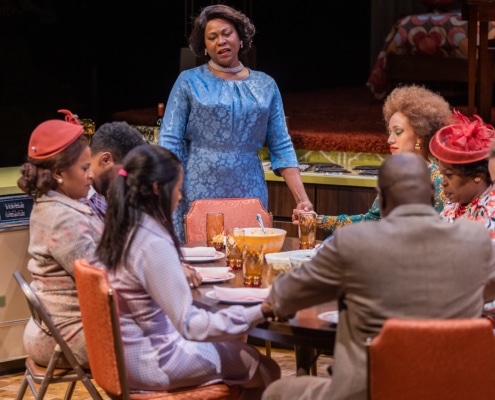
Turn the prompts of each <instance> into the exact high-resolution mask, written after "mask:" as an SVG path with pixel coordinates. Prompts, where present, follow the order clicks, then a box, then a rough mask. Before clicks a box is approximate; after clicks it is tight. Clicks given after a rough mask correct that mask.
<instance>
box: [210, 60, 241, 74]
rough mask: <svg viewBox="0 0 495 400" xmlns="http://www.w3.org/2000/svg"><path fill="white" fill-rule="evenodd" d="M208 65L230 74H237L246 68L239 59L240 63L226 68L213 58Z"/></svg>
mask: <svg viewBox="0 0 495 400" xmlns="http://www.w3.org/2000/svg"><path fill="white" fill-rule="evenodd" d="M208 65H209V66H210V67H212V68H213V69H216V70H217V71H220V72H227V73H229V74H237V73H238V72H241V71H242V69H243V68H244V65H242V63H241V62H240V61H239V65H238V66H237V67H232V68H224V67H222V66H220V65H218V64H216V63H215V62H213V60H210V61H208Z"/></svg>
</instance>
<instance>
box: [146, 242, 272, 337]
mask: <svg viewBox="0 0 495 400" xmlns="http://www.w3.org/2000/svg"><path fill="white" fill-rule="evenodd" d="M139 254H140V256H139V259H140V261H139V263H140V265H141V266H140V267H139V268H138V269H137V273H138V275H139V280H140V281H141V284H142V285H143V287H144V289H145V290H146V291H147V293H148V294H149V295H150V296H151V297H152V298H153V300H154V301H155V302H156V303H157V305H158V306H159V307H160V308H161V309H162V310H163V312H165V314H166V315H167V317H168V318H169V319H170V321H171V322H172V323H173V324H174V326H175V328H176V329H177V330H178V331H179V332H180V333H181V334H182V335H183V336H184V337H185V338H186V339H188V340H198V341H205V340H210V341H213V340H215V341H216V340H225V339H233V338H237V339H239V338H242V336H243V335H244V334H245V333H246V332H247V331H248V330H249V329H251V328H252V327H254V326H255V325H256V324H258V323H260V322H262V321H263V320H264V318H263V314H262V312H261V305H257V306H254V307H242V306H231V307H229V308H226V309H222V310H219V311H218V312H216V313H213V312H209V311H207V310H205V309H201V308H198V307H196V306H194V305H193V299H192V294H191V288H190V287H189V285H188V283H187V280H186V277H185V275H184V272H183V270H182V266H181V263H180V260H179V257H178V255H177V251H176V250H175V247H174V246H173V244H172V242H171V240H163V239H162V240H150V241H149V242H148V243H147V245H146V246H145V248H142V249H141V251H140V252H139Z"/></svg>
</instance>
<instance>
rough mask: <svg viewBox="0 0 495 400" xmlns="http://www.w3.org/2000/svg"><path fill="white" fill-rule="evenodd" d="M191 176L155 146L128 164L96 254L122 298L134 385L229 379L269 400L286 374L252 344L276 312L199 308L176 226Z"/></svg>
mask: <svg viewBox="0 0 495 400" xmlns="http://www.w3.org/2000/svg"><path fill="white" fill-rule="evenodd" d="M182 179H183V171H182V165H181V163H180V161H179V159H178V158H177V157H176V156H175V155H174V154H173V153H172V152H170V151H168V150H166V149H164V148H162V147H159V146H153V145H149V144H145V145H141V146H138V147H136V148H134V149H133V150H131V151H130V152H129V154H127V156H126V157H125V158H124V163H123V167H122V169H121V170H120V171H119V176H118V177H117V178H116V179H115V180H114V182H113V183H112V187H111V190H110V193H109V196H108V209H107V214H106V219H105V229H104V231H103V236H102V239H101V242H100V244H99V245H98V248H97V251H96V255H97V256H98V259H99V262H100V263H101V265H102V267H103V268H105V269H106V270H107V271H108V275H109V279H110V282H111V284H112V286H113V288H114V289H115V291H116V293H117V301H118V307H119V310H120V313H119V314H120V315H119V317H120V328H121V332H122V339H123V345H124V355H125V357H124V358H125V360H126V370H127V379H128V383H129V387H130V389H131V391H133V392H142V391H154V390H155V391H156V390H161V391H168V390H172V389H180V388H186V387H191V386H199V385H207V384H212V383H216V382H220V381H222V382H225V383H226V384H228V385H240V386H241V387H242V388H243V397H241V398H243V399H259V398H261V393H262V391H263V390H264V388H265V387H266V386H267V385H268V384H269V383H270V382H272V381H274V380H276V379H278V378H280V367H279V366H278V364H277V363H276V362H275V361H274V360H272V359H271V358H268V357H266V356H265V355H263V354H261V353H260V352H259V351H258V350H257V349H256V348H255V347H253V346H251V345H248V344H246V343H245V342H244V341H243V339H244V338H245V335H246V334H247V333H248V331H249V330H250V329H251V328H253V327H254V326H256V325H257V324H259V323H261V322H263V321H264V320H265V313H264V312H266V310H264V309H263V308H262V307H263V306H262V305H261V304H259V305H255V306H252V307H242V306H231V307H228V308H225V309H222V310H219V311H218V312H216V313H214V312H209V311H207V310H204V309H200V308H197V307H196V306H194V305H193V298H192V294H191V290H190V288H189V285H188V283H187V280H186V277H185V275H184V273H183V271H182V267H181V252H180V247H179V246H180V244H179V240H178V238H177V237H176V235H175V233H174V230H173V225H172V222H171V220H172V214H173V212H174V210H175V209H176V208H177V204H178V203H179V200H180V199H181V196H182V195H181V187H182ZM265 307H266V306H265Z"/></svg>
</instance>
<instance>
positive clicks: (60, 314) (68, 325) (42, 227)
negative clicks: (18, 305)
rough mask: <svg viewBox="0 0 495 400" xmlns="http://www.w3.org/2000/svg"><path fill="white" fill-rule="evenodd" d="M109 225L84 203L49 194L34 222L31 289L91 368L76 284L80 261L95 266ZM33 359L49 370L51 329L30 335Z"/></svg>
mask: <svg viewBox="0 0 495 400" xmlns="http://www.w3.org/2000/svg"><path fill="white" fill-rule="evenodd" d="M102 232H103V223H102V222H101V220H100V219H99V218H98V217H97V216H96V215H95V213H94V212H93V211H92V210H91V208H89V207H88V206H86V205H85V204H82V203H81V202H80V201H78V200H73V199H70V198H69V197H67V196H64V195H62V194H60V193H58V192H55V191H49V192H48V193H47V194H46V195H44V196H42V197H40V198H39V199H38V201H37V202H35V203H34V206H33V210H32V212H31V217H30V220H29V234H30V242H29V248H28V252H29V254H30V255H31V257H32V258H31V259H30V260H29V263H28V270H29V271H30V272H31V275H32V279H33V280H32V282H31V287H32V288H33V291H34V292H35V293H36V295H37V296H38V298H39V299H40V301H41V302H42V303H43V305H44V306H45V308H46V309H47V311H48V313H49V314H50V315H51V317H52V319H53V321H54V323H55V326H57V327H58V329H59V330H60V331H61V333H62V336H63V337H64V339H65V340H66V341H67V343H68V345H69V347H70V348H71V350H72V351H73V353H74V354H75V356H76V358H77V360H78V361H79V362H80V363H81V364H82V365H83V366H84V367H88V366H89V364H88V359H87V354H86V345H85V340H84V334H83V330H82V321H81V313H80V310H79V302H78V299H77V292H76V284H75V281H74V267H73V263H74V260H76V259H78V258H81V257H83V258H86V259H87V260H88V261H90V262H92V260H93V261H94V251H95V249H96V245H97V243H98V241H99V240H100V237H101V234H102ZM24 346H25V348H26V351H27V353H28V354H29V355H30V356H31V357H32V358H33V359H34V360H35V361H36V362H37V363H39V364H41V365H47V363H48V360H49V359H50V356H51V354H52V353H53V349H54V346H55V343H54V341H53V339H52V338H51V337H50V336H49V334H48V332H47V331H46V329H40V328H39V327H38V325H36V323H34V321H33V320H30V321H29V322H28V324H27V326H26V329H25V331H24Z"/></svg>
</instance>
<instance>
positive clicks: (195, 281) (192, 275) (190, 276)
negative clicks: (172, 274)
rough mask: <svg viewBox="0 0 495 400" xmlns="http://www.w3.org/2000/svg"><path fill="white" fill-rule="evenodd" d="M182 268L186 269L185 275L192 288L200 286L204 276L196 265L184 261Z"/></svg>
mask: <svg viewBox="0 0 495 400" xmlns="http://www.w3.org/2000/svg"><path fill="white" fill-rule="evenodd" d="M182 269H183V270H184V275H185V276H186V279H187V282H188V283H189V286H190V287H191V289H194V288H197V287H199V285H201V282H202V281H203V278H202V276H201V275H200V274H199V272H197V271H196V270H195V269H194V267H192V266H191V265H189V264H186V263H182Z"/></svg>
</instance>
